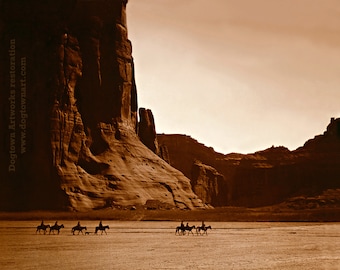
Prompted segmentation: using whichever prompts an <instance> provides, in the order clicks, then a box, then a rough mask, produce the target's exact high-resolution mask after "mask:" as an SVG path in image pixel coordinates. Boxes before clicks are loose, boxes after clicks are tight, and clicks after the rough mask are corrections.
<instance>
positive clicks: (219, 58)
mask: <svg viewBox="0 0 340 270" xmlns="http://www.w3.org/2000/svg"><path fill="white" fill-rule="evenodd" d="M127 23H128V36H129V39H130V40H131V42H132V46H133V52H132V55H133V57H134V61H135V79H136V84H137V95H138V106H139V107H144V108H147V109H151V110H152V112H153V115H154V118H155V125H156V132H157V133H165V134H186V135H189V136H191V137H192V138H194V139H196V140H197V141H199V142H200V143H203V144H205V145H206V146H208V147H213V148H214V150H215V151H217V152H220V153H224V154H227V153H231V152H237V153H253V152H255V151H259V150H264V149H267V148H269V147H271V146H285V147H288V148H289V149H290V150H294V149H296V148H298V147H300V146H302V145H303V144H304V143H305V142H306V141H307V140H308V139H312V138H313V137H314V136H315V135H319V134H322V133H323V132H324V131H325V130H326V127H327V125H328V124H329V122H330V118H331V117H340V1H339V0H185V1H183V0H129V2H128V5H127Z"/></svg>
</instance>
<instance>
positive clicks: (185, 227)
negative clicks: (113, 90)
mask: <svg viewBox="0 0 340 270" xmlns="http://www.w3.org/2000/svg"><path fill="white" fill-rule="evenodd" d="M193 229H196V233H197V234H201V232H203V234H207V230H208V229H211V226H206V225H205V224H204V221H202V224H201V226H197V227H196V226H195V225H193V226H189V223H188V222H187V224H186V225H184V222H183V221H181V225H180V226H178V227H177V228H176V232H175V234H178V235H185V234H186V231H188V234H190V233H191V234H194V233H193V232H192V231H193Z"/></svg>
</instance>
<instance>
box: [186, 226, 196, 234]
mask: <svg viewBox="0 0 340 270" xmlns="http://www.w3.org/2000/svg"><path fill="white" fill-rule="evenodd" d="M195 228H196V226H195V225H193V226H185V227H184V229H185V230H186V231H188V235H189V234H190V233H192V235H194V233H193V232H192V229H195Z"/></svg>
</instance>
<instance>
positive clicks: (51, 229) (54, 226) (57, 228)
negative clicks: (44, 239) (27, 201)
mask: <svg viewBox="0 0 340 270" xmlns="http://www.w3.org/2000/svg"><path fill="white" fill-rule="evenodd" d="M61 228H65V227H64V224H61V225H58V224H54V225H53V226H51V227H50V233H49V234H51V232H53V234H54V231H58V234H59V233H60V229H61Z"/></svg>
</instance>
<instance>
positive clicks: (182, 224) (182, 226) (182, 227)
mask: <svg viewBox="0 0 340 270" xmlns="http://www.w3.org/2000/svg"><path fill="white" fill-rule="evenodd" d="M184 228H185V226H184V223H183V220H182V221H181V229H184Z"/></svg>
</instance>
